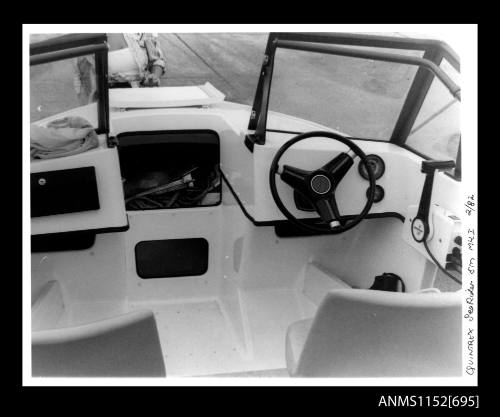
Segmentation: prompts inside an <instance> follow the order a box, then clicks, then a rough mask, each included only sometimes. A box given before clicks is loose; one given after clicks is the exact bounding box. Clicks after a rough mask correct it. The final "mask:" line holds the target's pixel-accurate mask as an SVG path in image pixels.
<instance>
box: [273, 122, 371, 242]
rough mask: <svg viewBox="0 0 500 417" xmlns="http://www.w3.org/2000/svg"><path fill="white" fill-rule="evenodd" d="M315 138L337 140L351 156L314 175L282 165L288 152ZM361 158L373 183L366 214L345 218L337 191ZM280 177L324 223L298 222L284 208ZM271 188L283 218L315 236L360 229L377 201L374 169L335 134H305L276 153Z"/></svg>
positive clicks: (355, 148)
mask: <svg viewBox="0 0 500 417" xmlns="http://www.w3.org/2000/svg"><path fill="white" fill-rule="evenodd" d="M312 137H325V138H331V139H334V140H337V141H339V142H342V143H343V144H345V145H347V146H348V147H349V151H348V152H342V153H340V154H338V155H337V156H336V157H335V158H333V159H332V160H331V161H329V162H328V163H326V164H325V165H323V166H322V167H321V168H319V169H316V170H314V171H306V170H304V169H300V168H296V167H292V166H289V165H283V166H282V167H280V166H279V165H278V163H279V161H280V159H281V157H282V156H283V154H284V153H285V151H286V150H287V149H288V148H290V147H291V146H292V145H294V144H296V143H297V142H300V141H302V140H304V139H308V138H312ZM356 156H358V157H359V158H360V160H361V162H362V163H363V164H364V165H365V167H366V171H367V173H368V179H369V182H370V188H369V192H368V196H367V201H366V204H365V206H364V208H363V210H362V211H361V212H360V213H359V214H357V215H354V216H352V215H349V216H342V215H341V214H340V212H339V208H338V205H337V200H336V198H335V190H336V189H337V187H338V185H339V183H340V181H341V180H342V179H343V178H344V176H345V175H346V174H347V172H348V171H349V169H350V168H351V166H352V165H353V164H354V158H355V157H356ZM276 175H279V176H280V178H281V180H282V181H283V182H285V183H286V184H288V185H289V186H290V187H292V188H293V189H294V190H296V191H297V192H298V193H300V194H301V195H302V196H303V197H305V198H306V199H307V200H309V202H310V203H311V204H312V205H313V206H314V208H315V210H316V211H317V212H318V214H319V216H320V218H321V220H322V223H319V224H313V223H310V222H307V221H305V220H301V219H298V218H296V217H295V216H294V215H293V214H292V213H290V211H288V209H287V208H286V207H285V205H284V204H283V202H282V200H281V198H280V196H279V194H278V191H277V189H276ZM269 185H270V187H271V194H272V195H273V198H274V201H275V203H276V205H277V206H278V208H279V209H280V211H281V212H282V213H283V215H284V216H285V217H286V218H287V219H288V220H290V222H292V223H293V224H295V225H296V226H298V227H299V228H301V229H304V230H307V231H312V232H314V233H317V232H320V233H324V232H328V233H342V232H345V231H347V230H349V229H352V228H353V227H354V226H356V225H357V224H358V223H359V222H360V221H361V220H363V219H364V218H365V217H366V215H367V214H368V212H369V211H370V208H371V206H372V204H373V200H374V198H375V176H374V174H373V171H372V169H371V168H370V166H369V164H368V161H367V159H366V155H365V154H364V152H363V151H362V150H361V149H360V148H359V146H357V145H356V144H355V143H354V142H353V141H351V140H350V139H347V138H346V137H344V136H342V135H339V134H338V133H333V132H322V131H318V132H307V133H302V134H300V135H298V136H295V137H294V138H292V139H290V140H289V141H288V142H286V143H285V144H284V145H283V146H282V147H281V148H280V149H279V150H278V152H277V153H276V155H275V157H274V159H273V162H272V163H271V167H270V172H269Z"/></svg>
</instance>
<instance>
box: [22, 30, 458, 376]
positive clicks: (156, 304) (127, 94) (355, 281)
mask: <svg viewBox="0 0 500 417" xmlns="http://www.w3.org/2000/svg"><path fill="white" fill-rule="evenodd" d="M82 56H84V57H90V59H91V60H92V61H93V63H94V68H95V73H94V74H93V77H94V78H93V82H94V84H95V86H96V89H97V94H96V99H95V101H93V102H90V103H88V104H85V105H80V103H77V102H76V101H75V100H76V99H74V98H73V97H71V95H72V92H71V91H70V92H69V93H68V91H69V90H68V82H66V78H64V76H63V73H64V72H65V71H66V73H68V74H72V72H71V71H72V69H73V68H74V66H73V64H72V63H74V62H75V60H76V59H77V58H78V57H82ZM262 59H263V61H262V65H261V68H260V72H259V73H258V74H256V76H257V75H258V82H257V88H256V91H255V96H254V99H253V103H252V105H246V104H239V103H236V102H232V101H226V100H225V98H226V94H225V93H223V92H221V91H220V89H219V88H216V87H214V86H213V85H212V84H211V83H210V82H206V83H200V84H199V85H184V86H178V85H168V86H163V87H150V88H108V84H107V75H108V46H107V43H106V35H104V34H70V35H64V36H61V37H57V38H53V39H49V40H45V41H40V42H36V43H32V44H31V45H30V77H31V78H30V83H31V85H30V89H31V90H30V91H31V110H32V120H31V132H30V133H31V141H32V148H31V150H32V153H31V161H30V177H31V192H30V196H31V297H32V299H31V306H32V307H31V326H32V341H31V343H32V350H31V355H32V356H31V369H32V375H33V376H34V377H117V376H120V377H166V378H169V377H181V376H182V377H193V376H196V377H200V376H201V377H328V378H337V377H339V378H340V377H387V376H389V377H394V376H398V377H413V376H424V377H446V376H460V375H462V366H463V364H462V359H461V358H462V343H461V316H462V314H461V305H462V293H461V285H460V283H461V231H460V230H461V220H460V214H459V213H461V212H462V210H461V206H462V204H461V197H460V196H461V187H460V179H461V156H460V152H461V150H460V127H459V108H460V99H461V97H460V87H459V84H458V76H459V70H460V64H459V59H458V57H457V55H456V53H455V52H454V51H453V50H452V49H451V48H450V47H449V46H448V45H446V44H444V43H443V42H440V41H436V40H429V39H413V38H408V37H397V36H379V35H366V34H349V33H271V34H269V37H268V40H267V44H266V47H265V51H264V54H263V57H262ZM186 71H187V69H186ZM300 71H302V76H301V77H299V76H297V78H292V79H291V80H290V79H286V78H287V77H285V76H284V74H296V73H298V72H300ZM50 77H52V78H50ZM360 77H361V79H360ZM362 77H365V78H364V79H363V78H362ZM49 78H50V79H52V80H53V79H54V78H55V81H54V82H52V83H49V82H48V81H47V80H48V79H49ZM69 83H70V82H69ZM69 85H70V90H71V84H69ZM44 86H45V88H44ZM47 86H50V88H47ZM65 88H66V89H65ZM57 94H59V95H61V97H63V100H62V101H61V102H64V103H65V108H61V107H59V108H57V106H53V107H52V108H50V106H49V109H47V110H46V111H45V110H44V108H43V107H40V103H41V101H43V100H45V99H46V98H47V97H50V96H52V95H57ZM64 100H66V101H64ZM40 108H42V111H40ZM45 108H46V107H45ZM299 108H301V109H302V110H301V111H302V112H299V111H298V109H299ZM37 109H38V110H37ZM296 110H297V111H296ZM77 119H78V120H80V121H81V119H83V120H84V121H85V122H86V123H87V124H83V125H78V126H77V127H78V129H87V130H86V131H85V132H86V133H85V135H86V136H85V141H84V142H80V143H79V144H78V148H72V147H71V146H70V142H69V141H68V142H64V147H63V150H61V151H60V153H59V154H57V153H56V154H54V153H50V152H49V151H47V150H46V149H45V148H44V147H43V145H42V142H43V141H44V140H45V141H47V140H56V139H58V140H59V139H60V138H59V137H57V135H58V134H59V133H60V134H61V135H63V134H65V129H70V128H74V127H75V126H73V125H71V123H73V122H74V121H75V120H77ZM56 130H57V132H56V133H54V132H55V131H56ZM50 135H52V136H50ZM61 137H62V136H61ZM35 138H37V140H38V142H36V145H37V146H35V147H33V146H34V145H33V142H34V139H35ZM47 138H48V139H47ZM66 139H67V137H65V139H64V140H66ZM60 140H61V141H62V140H63V139H60ZM59 143H61V142H59ZM87 144H88V145H87ZM82 148H85V149H82ZM431 340H432V343H430V341H431Z"/></svg>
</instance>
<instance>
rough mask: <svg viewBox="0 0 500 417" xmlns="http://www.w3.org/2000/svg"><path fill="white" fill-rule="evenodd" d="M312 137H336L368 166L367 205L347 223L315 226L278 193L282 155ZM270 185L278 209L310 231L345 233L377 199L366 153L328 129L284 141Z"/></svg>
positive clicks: (272, 166)
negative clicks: (327, 130)
mask: <svg viewBox="0 0 500 417" xmlns="http://www.w3.org/2000/svg"><path fill="white" fill-rule="evenodd" d="M312 137H324V138H329V139H334V140H337V141H338V142H341V143H343V144H344V145H346V146H347V147H348V148H349V149H350V150H352V151H353V152H354V153H355V154H356V155H357V156H358V157H359V158H360V160H361V162H362V163H363V164H364V165H365V167H366V171H367V173H368V180H369V183H370V187H369V193H368V198H367V201H366V203H365V206H364V207H363V210H361V212H360V213H359V214H358V215H356V216H355V217H354V218H350V219H349V221H348V222H347V223H346V224H345V225H339V226H335V227H333V228H329V227H328V225H325V226H326V227H319V226H315V225H312V224H307V223H305V222H304V221H303V220H300V219H298V218H296V217H295V216H294V215H293V214H292V213H291V212H290V211H289V210H288V209H287V208H286V207H285V205H284V204H283V201H282V200H281V197H280V196H279V193H278V190H277V187H276V175H278V166H279V165H278V163H279V161H280V159H281V157H282V156H283V154H284V153H285V152H286V151H287V150H288V149H289V148H290V147H292V146H293V145H295V144H296V143H297V142H300V141H302V140H305V139H309V138H312ZM269 186H270V188H271V194H272V196H273V199H274V202H275V203H276V205H277V206H278V209H279V210H280V211H281V213H282V214H283V215H284V216H285V217H286V218H287V219H288V220H289V221H290V222H292V223H293V224H294V225H296V226H297V227H299V228H301V229H303V230H306V231H309V232H314V233H318V232H319V233H331V234H338V233H343V232H346V231H347V230H350V229H352V228H353V227H355V226H356V225H358V224H359V223H360V222H361V220H363V219H364V218H365V217H366V215H367V214H368V212H369V211H370V209H371V207H372V205H373V201H374V199H375V186H376V182H375V175H374V173H373V171H372V170H371V169H370V167H369V165H368V161H367V157H366V154H365V153H364V152H363V151H362V150H361V148H360V147H359V146H357V145H356V144H355V143H354V142H353V141H351V140H350V139H348V138H346V137H345V136H342V135H340V134H338V133H334V132H326V131H313V132H306V133H301V134H299V135H297V136H295V137H293V138H291V139H290V140H288V141H287V142H286V143H284V144H283V145H282V146H281V147H280V149H278V152H276V155H275V156H274V158H273V161H272V162H271V166H270V169H269ZM333 194H334V192H333ZM315 211H316V212H317V213H318V211H317V210H315ZM318 214H319V213H318ZM342 217H344V218H345V217H346V216H342ZM348 217H350V216H348ZM320 218H321V217H320Z"/></svg>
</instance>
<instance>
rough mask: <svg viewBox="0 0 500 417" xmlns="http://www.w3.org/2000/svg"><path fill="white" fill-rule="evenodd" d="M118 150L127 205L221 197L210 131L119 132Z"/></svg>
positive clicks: (192, 203) (215, 140)
mask: <svg viewBox="0 0 500 417" xmlns="http://www.w3.org/2000/svg"><path fill="white" fill-rule="evenodd" d="M118 153H119V157H120V168H121V174H122V181H123V189H124V194H125V205H126V209H127V210H158V209H168V208H185V207H197V206H213V205H217V204H219V203H220V201H221V185H220V174H219V160H220V150H219V136H218V135H217V133H216V132H213V131H209V130H196V131H150V132H127V133H122V134H119V135H118Z"/></svg>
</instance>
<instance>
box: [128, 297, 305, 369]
mask: <svg viewBox="0 0 500 417" xmlns="http://www.w3.org/2000/svg"><path fill="white" fill-rule="evenodd" d="M130 309H150V310H152V311H153V312H154V314H155V317H156V322H157V326H158V332H159V335H160V343H161V346H162V350H163V355H164V359H165V366H166V370H167V375H168V376H215V375H217V376H220V374H236V373H248V374H245V375H243V374H242V375H239V376H256V375H250V374H251V373H255V372H256V371H265V372H272V373H274V371H275V370H280V374H283V371H285V372H286V362H285V338H286V331H287V328H288V326H289V325H290V324H291V323H292V322H294V321H297V320H300V319H301V318H303V313H302V309H301V306H300V305H299V303H298V300H297V295H296V293H295V292H294V291H292V290H256V291H247V292H246V293H245V295H244V310H245V313H246V314H244V315H243V319H242V321H243V323H242V325H243V329H244V333H245V342H244V343H241V342H240V341H239V340H238V338H237V337H236V334H235V333H234V329H233V327H232V326H231V324H230V321H229V320H228V316H227V313H226V312H225V311H224V308H223V306H222V304H221V303H220V302H219V301H218V300H217V299H211V300H205V301H197V302H185V303H173V304H172V303H165V304H162V303H150V302H148V303H133V304H131V305H130ZM265 372H264V373H265ZM226 376H231V375H226ZM233 376H236V375H233Z"/></svg>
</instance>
